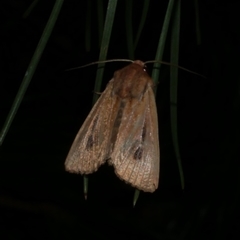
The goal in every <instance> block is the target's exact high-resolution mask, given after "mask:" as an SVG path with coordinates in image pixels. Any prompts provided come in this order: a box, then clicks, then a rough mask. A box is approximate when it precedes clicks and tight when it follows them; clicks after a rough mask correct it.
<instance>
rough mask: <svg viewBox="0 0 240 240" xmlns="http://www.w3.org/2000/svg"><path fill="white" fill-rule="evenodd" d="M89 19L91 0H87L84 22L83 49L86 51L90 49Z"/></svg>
mask: <svg viewBox="0 0 240 240" xmlns="http://www.w3.org/2000/svg"><path fill="white" fill-rule="evenodd" d="M91 19H92V1H87V9H86V24H85V49H86V52H89V51H90V50H91V30H92V28H91V22H92V21H91Z"/></svg>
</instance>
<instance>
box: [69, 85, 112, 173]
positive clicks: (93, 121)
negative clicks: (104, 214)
mask: <svg viewBox="0 0 240 240" xmlns="http://www.w3.org/2000/svg"><path fill="white" fill-rule="evenodd" d="M112 83H113V80H111V81H110V82H109V83H108V85H107V87H106V89H105V90H104V92H103V93H102V94H101V96H100V98H99V99H98V101H97V102H96V103H95V105H94V106H93V108H92V110H91V112H90V113H89V115H88V117H87V118H86V120H85V121H84V123H83V125H82V127H81V128H80V130H79V132H78V134H77V135H76V137H75V140H74V142H73V144H72V146H71V149H70V151H69V153H68V156H67V158H66V161H65V169H66V170H67V171H69V172H72V173H80V174H89V173H92V172H95V171H97V169H98V167H99V166H100V165H101V164H103V163H104V162H105V161H106V159H107V155H108V152H109V145H110V136H111V129H112V124H113V121H112V118H113V117H114V116H113V115H112V113H113V105H114V99H113V98H112V88H113V84H112Z"/></svg>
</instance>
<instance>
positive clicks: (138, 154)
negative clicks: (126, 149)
mask: <svg viewBox="0 0 240 240" xmlns="http://www.w3.org/2000/svg"><path fill="white" fill-rule="evenodd" d="M142 153H143V149H142V147H138V148H137V150H136V152H135V153H134V155H133V158H134V159H136V160H140V159H142Z"/></svg>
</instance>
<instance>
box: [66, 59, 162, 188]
mask: <svg viewBox="0 0 240 240" xmlns="http://www.w3.org/2000/svg"><path fill="white" fill-rule="evenodd" d="M106 161H107V162H108V163H109V164H111V165H113V167H114V169H115V173H116V175H117V176H118V177H119V178H120V179H121V180H124V181H125V182H126V183H128V184H131V185H132V186H133V187H135V188H137V189H139V190H142V191H144V192H154V191H155V190H156V189H157V188H158V179H159V168H160V149H159V140H158V120H157V109H156V103H155V97H154V92H153V81H152V79H151V78H150V77H149V75H148V74H147V73H146V71H145V69H144V63H143V62H142V61H140V60H136V61H134V62H133V63H131V64H130V65H128V66H126V67H124V68H122V69H120V70H118V71H116V72H115V73H114V76H113V78H112V79H111V80H110V82H109V83H108V85H107V87H106V89H105V90H104V92H103V93H102V94H101V96H100V97H99V99H98V101H97V102H96V103H95V105H94V106H93V108H92V110H91V112H90V113H89V115H88V117H87V118H86V120H85V122H84V123H83V125H82V127H81V128H80V130H79V132H78V134H77V136H76V137H75V140H74V142H73V144H72V147H71V149H70V151H69V153H68V156H67V158H66V161H65V168H66V170H67V171H69V172H71V173H80V174H89V173H93V172H95V171H97V169H98V168H99V166H100V165H102V164H103V163H105V162H106Z"/></svg>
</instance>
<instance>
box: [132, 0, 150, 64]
mask: <svg viewBox="0 0 240 240" xmlns="http://www.w3.org/2000/svg"><path fill="white" fill-rule="evenodd" d="M149 3H150V1H144V2H143V9H142V15H141V18H140V23H139V26H138V31H137V35H136V39H135V41H134V44H133V51H135V50H136V48H137V44H138V41H139V39H140V36H141V33H142V30H143V26H144V24H145V22H146V18H147V13H148V8H149ZM132 59H133V58H132Z"/></svg>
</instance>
